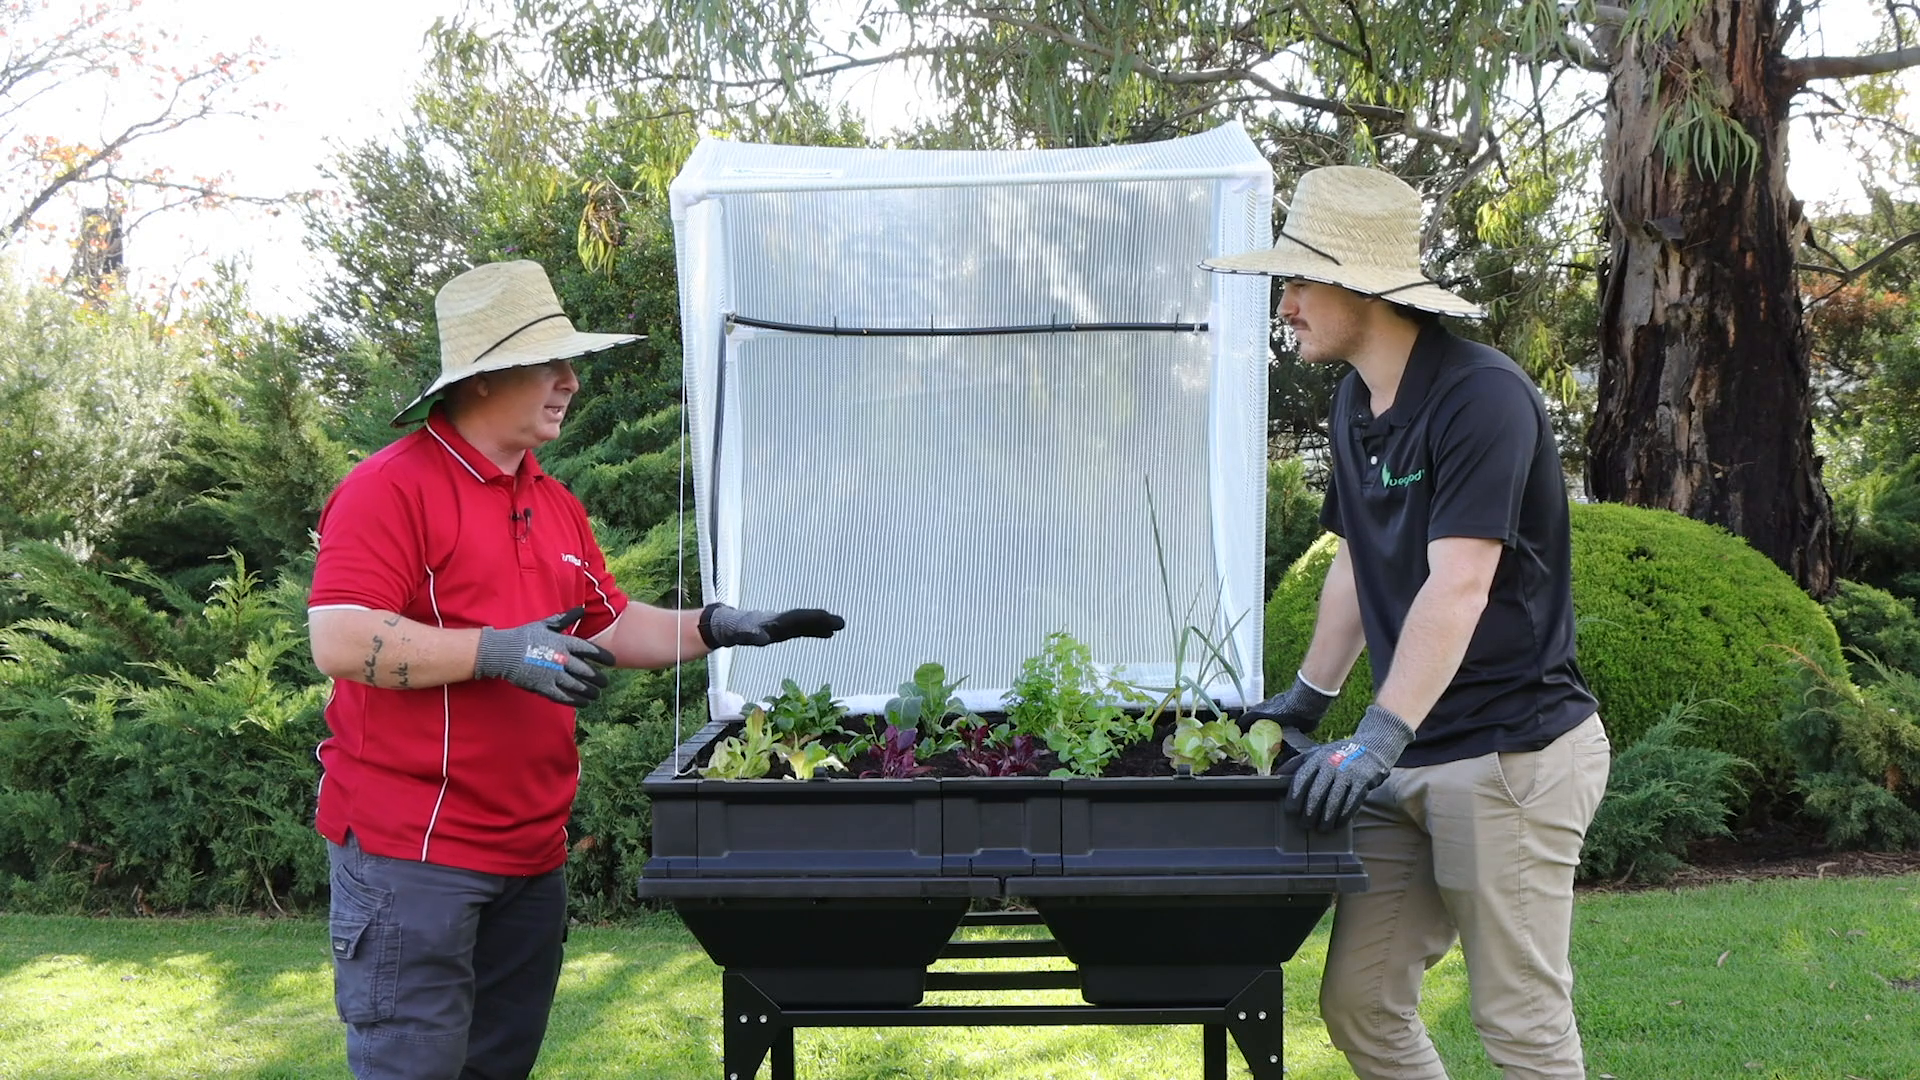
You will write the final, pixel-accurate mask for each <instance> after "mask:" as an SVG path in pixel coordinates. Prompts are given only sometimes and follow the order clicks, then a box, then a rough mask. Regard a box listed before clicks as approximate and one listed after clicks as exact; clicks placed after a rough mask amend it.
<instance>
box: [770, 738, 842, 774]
mask: <svg viewBox="0 0 1920 1080" xmlns="http://www.w3.org/2000/svg"><path fill="white" fill-rule="evenodd" d="M775 749H777V750H779V751H780V756H782V757H784V758H786V760H787V767H788V768H790V769H792V770H793V776H794V779H796V780H811V779H813V774H814V771H815V770H816V769H844V768H846V766H845V765H842V764H841V763H840V759H839V758H837V757H834V756H833V751H831V750H828V749H827V748H826V747H825V746H823V745H821V744H820V743H819V742H817V741H813V740H808V741H807V742H805V743H801V744H799V745H795V744H792V743H780V744H779V745H778V746H777V747H775Z"/></svg>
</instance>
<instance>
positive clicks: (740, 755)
mask: <svg viewBox="0 0 1920 1080" xmlns="http://www.w3.org/2000/svg"><path fill="white" fill-rule="evenodd" d="M773 748H774V733H773V731H772V730H771V728H770V727H769V725H768V724H767V712H766V710H765V709H760V708H753V709H748V710H747V718H746V720H745V722H743V723H742V724H741V725H740V734H738V735H729V736H727V737H726V738H724V739H721V740H720V741H719V742H717V743H714V744H713V754H712V755H711V756H710V757H708V758H707V764H706V765H705V766H704V767H703V768H702V769H701V770H700V775H701V776H704V777H706V778H707V779H709V780H756V779H759V778H760V777H762V776H765V775H767V770H768V769H769V768H771V767H772V766H773Z"/></svg>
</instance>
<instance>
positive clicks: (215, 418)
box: [109, 328, 349, 588]
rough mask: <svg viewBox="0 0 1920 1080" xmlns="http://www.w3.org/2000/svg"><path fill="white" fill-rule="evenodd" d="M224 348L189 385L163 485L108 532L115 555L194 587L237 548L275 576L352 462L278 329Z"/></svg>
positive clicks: (302, 545)
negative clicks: (331, 432) (217, 365)
mask: <svg viewBox="0 0 1920 1080" xmlns="http://www.w3.org/2000/svg"><path fill="white" fill-rule="evenodd" d="M221 351H222V352H223V353H225V355H224V356H223V358H222V359H223V364H222V366H221V367H220V368H217V369H214V370H210V371H206V372H202V373H200V374H198V375H196V376H195V377H194V378H193V379H192V381H191V382H190V384H189V385H188V387H187V389H186V394H185V400H184V401H183V402H182V406H181V409H180V411H179V412H178V414H177V415H176V417H175V423H176V424H177V427H176V428H175V429H174V430H173V432H172V433H171V438H170V440H169V445H168V447H167V449H166V452H165V454H164V456H163V458H162V471H161V472H160V474H159V476H158V477H157V479H156V482H154V483H153V484H151V485H150V486H148V487H147V488H146V489H145V490H143V491H141V492H140V493H139V494H138V495H137V497H136V498H134V499H133V500H132V501H131V502H130V504H129V506H128V509H127V513H126V518H125V520H124V521H123V522H122V523H121V525H120V527H119V528H117V529H115V530H114V532H113V534H112V536H111V537H110V539H109V544H110V546H111V548H112V550H113V551H114V553H115V554H116V555H117V556H119V557H121V558H133V559H139V560H141V561H142V562H144V563H145V564H147V565H148V566H150V567H152V569H153V570H154V571H155V572H156V573H159V574H163V575H167V576H170V577H174V578H176V579H177V580H179V581H180V582H181V583H182V584H184V585H188V586H189V587H193V588H200V587H204V585H205V584H206V583H207V582H208V581H209V580H210V579H211V578H212V577H213V576H214V574H215V573H217V571H216V570H215V569H214V568H213V567H212V566H211V565H210V563H209V560H211V559H217V558H218V557H220V555H221V553H222V552H224V551H225V550H227V549H229V548H232V549H235V550H237V551H239V552H241V553H242V554H243V555H244V556H245V557H246V559H247V562H248V564H249V565H251V566H254V567H257V568H258V569H259V570H260V572H261V573H262V574H263V575H265V576H268V577H271V576H272V575H273V574H274V573H275V572H276V571H277V570H278V568H279V567H281V566H283V565H286V564H287V563H289V562H291V561H293V560H295V559H298V558H299V557H301V556H302V555H304V554H305V553H306V552H307V551H308V549H309V548H311V547H312V544H313V539H312V537H313V532H312V530H313V527H314V524H315V522H317V521H318V520H319V517H320V508H321V507H322V506H323V505H324V504H325V502H326V499H327V496H328V495H329V494H330V493H331V492H332V491H333V488H334V485H336V484H338V483H339V482H340V478H341V477H342V476H344V475H346V472H347V468H348V465H349V462H348V460H347V453H346V449H345V448H344V447H343V446H341V445H340V444H339V443H337V442H335V441H334V440H333V439H332V438H331V437H330V436H329V435H328V434H327V433H326V430H325V425H326V422H327V420H328V419H329V418H328V416H327V413H326V411H325V409H324V408H323V406H322V405H321V403H320V401H319V399H318V398H317V397H316V395H315V394H314V393H313V392H312V390H311V389H310V388H309V387H308V386H307V384H306V381H305V379H304V378H303V376H302V373H301V361H300V357H299V356H298V354H297V353H295V352H294V350H293V348H292V346H291V344H290V343H289V342H288V341H287V340H285V338H284V336H283V334H282V332H281V331H278V330H275V329H271V328H269V329H267V330H265V331H264V332H263V333H261V334H260V335H259V336H258V337H255V338H253V339H251V340H248V339H244V338H243V339H240V340H232V341H228V342H226V343H225V344H223V345H222V347H221Z"/></svg>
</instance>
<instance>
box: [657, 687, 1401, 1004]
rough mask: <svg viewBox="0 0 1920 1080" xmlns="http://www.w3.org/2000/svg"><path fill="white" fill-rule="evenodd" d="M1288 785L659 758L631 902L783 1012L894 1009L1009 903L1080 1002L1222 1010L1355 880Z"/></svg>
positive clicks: (1248, 779) (1337, 844)
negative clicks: (746, 774) (716, 774)
mask: <svg viewBox="0 0 1920 1080" xmlns="http://www.w3.org/2000/svg"><path fill="white" fill-rule="evenodd" d="M730 726H731V725H728V724H725V723H721V722H714V723H710V724H708V725H707V726H706V727H703V728H702V729H700V731H698V732H696V733H695V734H694V735H693V737H692V738H690V739H688V740H687V742H686V743H685V744H684V745H683V746H682V747H681V748H680V755H679V760H680V761H681V762H683V763H691V762H693V761H694V760H696V759H698V758H699V756H700V754H701V753H702V752H704V751H705V750H706V748H707V747H708V745H710V744H711V743H713V742H714V741H715V740H717V739H719V738H721V737H722V736H723V735H725V734H726V733H727V731H728V729H729V727H730ZM1287 783H1288V781H1287V780H1286V779H1284V778H1277V777H1262V776H1218V777H1210V776H1199V777H1143V778H1096V779H1087V778H1072V779H1054V778H1051V777H1008V778H988V777H955V778H946V777H941V778H919V779H913V780H878V779H875V780H852V779H837V780H813V781H807V782H800V781H794V780H744V781H743V780H705V779H701V778H700V777H698V776H697V775H693V774H689V775H686V776H678V775H675V773H674V771H673V765H672V762H671V761H669V762H666V763H663V764H662V765H661V766H660V768H658V769H656V770H655V771H654V773H653V774H652V775H651V776H649V777H648V778H647V780H646V781H645V782H644V784H643V785H642V789H643V790H644V791H645V792H646V793H647V795H648V797H649V798H650V799H651V800H652V806H653V853H652V856H651V858H650V859H649V860H648V862H647V865H646V868H645V870H644V871H643V872H642V875H641V880H640V894H641V895H642V896H644V897H650V898H654V899H660V900H666V901H669V902H671V903H673V905H674V907H675V908H676V910H678V911H679V912H680V914H681V916H682V918H683V919H684V920H685V921H686V924H687V926H688V929H689V930H690V931H691V932H692V933H693V935H694V936H695V937H696V938H697V939H698V940H699V941H700V943H701V945H702V946H703V947H704V948H705V949H706V950H707V953H708V955H709V956H711V957H712V958H713V960H714V962H715V963H718V964H720V965H721V966H722V967H725V968H726V969H728V970H729V971H730V972H736V973H751V974H752V976H753V982H754V983H755V985H757V986H759V987H760V988H761V989H762V990H763V991H764V992H765V993H766V994H767V995H768V996H769V997H770V998H771V999H772V1000H774V1001H775V1002H776V1003H777V1004H779V1005H780V1006H782V1007H786V1008H808V1007H855V1006H859V1007H895V1006H904V1005H912V1004H914V1003H916V1002H918V1001H919V1000H920V999H921V997H922V995H923V993H924V985H925V971H926V967H927V965H928V964H930V963H932V962H933V960H934V959H935V958H937V956H938V955H939V952H940V949H941V947H942V946H943V945H944V944H945V943H946V942H947V940H948V939H949V937H950V936H951V934H952V932H953V930H954V929H955V928H956V927H957V926H958V924H959V921H960V917H961V915H963V914H964V913H965V912H966V910H967V908H968V906H969V904H970V903H971V902H972V901H973V900H976V899H989V898H1010V897H1011V898H1020V899H1023V900H1025V901H1027V902H1028V903H1031V904H1032V905H1033V907H1034V908H1035V910H1037V911H1038V912H1039V913H1040V914H1041V916H1042V917H1043V918H1044V920H1045V921H1046V923H1047V925H1048V928H1049V929H1050V930H1051V931H1052V933H1053V936H1054V940H1055V941H1057V942H1058V943H1059V944H1060V946H1061V947H1062V948H1063V949H1064V951H1065V954H1066V955H1067V956H1068V958H1069V959H1071V960H1072V961H1073V962H1074V963H1075V965H1076V966H1077V967H1078V968H1079V970H1080V973H1081V978H1082V991H1081V992H1082V995H1083V996H1084V997H1085V998H1086V999H1087V1000H1088V1001H1089V1002H1092V1003H1093V1004H1095V1005H1131V1004H1144V1003H1154V1004H1167V1005H1222V1004H1224V1003H1226V1002H1227V1001H1229V1000H1231V999H1232V998H1233V997H1234V996H1235V995H1236V994H1237V993H1239V992H1240V990H1241V989H1243V988H1244V987H1245V986H1246V985H1247V984H1248V983H1249V982H1250V981H1251V980H1252V979H1253V978H1254V977H1256V976H1257V975H1258V974H1259V973H1260V972H1262V971H1267V970H1273V969H1277V968H1278V967H1279V966H1280V964H1281V963H1282V962H1283V961H1285V960H1287V959H1289V958H1291V957H1292V956H1293V953H1294V951H1295V950H1296V949H1298V948H1299V946H1300V943H1301V942H1302V941H1304V940H1305V939H1306V937H1307V935H1308V934H1309V933H1311V932H1312V930H1313V927H1314V925H1315V924H1316V923H1317V922H1318V921H1319V919H1320V917H1321V915H1322V914H1323V913H1324V912H1325V911H1326V909H1327V906H1328V904H1329V903H1330V902H1331V900H1332V897H1333V895H1334V894H1335V893H1339V892H1349V891H1358V890H1361V889H1364V888H1365V887H1366V874H1365V872H1364V871H1363V870H1362V869H1361V866H1360V862H1359V859H1358V858H1356V857H1355V856H1354V854H1353V850H1352V836H1351V832H1350V831H1348V830H1342V831H1341V832H1337V833H1315V832H1312V831H1310V830H1308V829H1306V828H1304V827H1302V826H1301V825H1300V824H1299V823H1298V822H1296V821H1295V820H1294V819H1293V818H1292V816H1291V815H1289V814H1288V813H1287V812H1286V810H1285V809H1284V806H1283V803H1284V796H1285V794H1286V788H1287ZM796 943H803V944H796Z"/></svg>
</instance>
